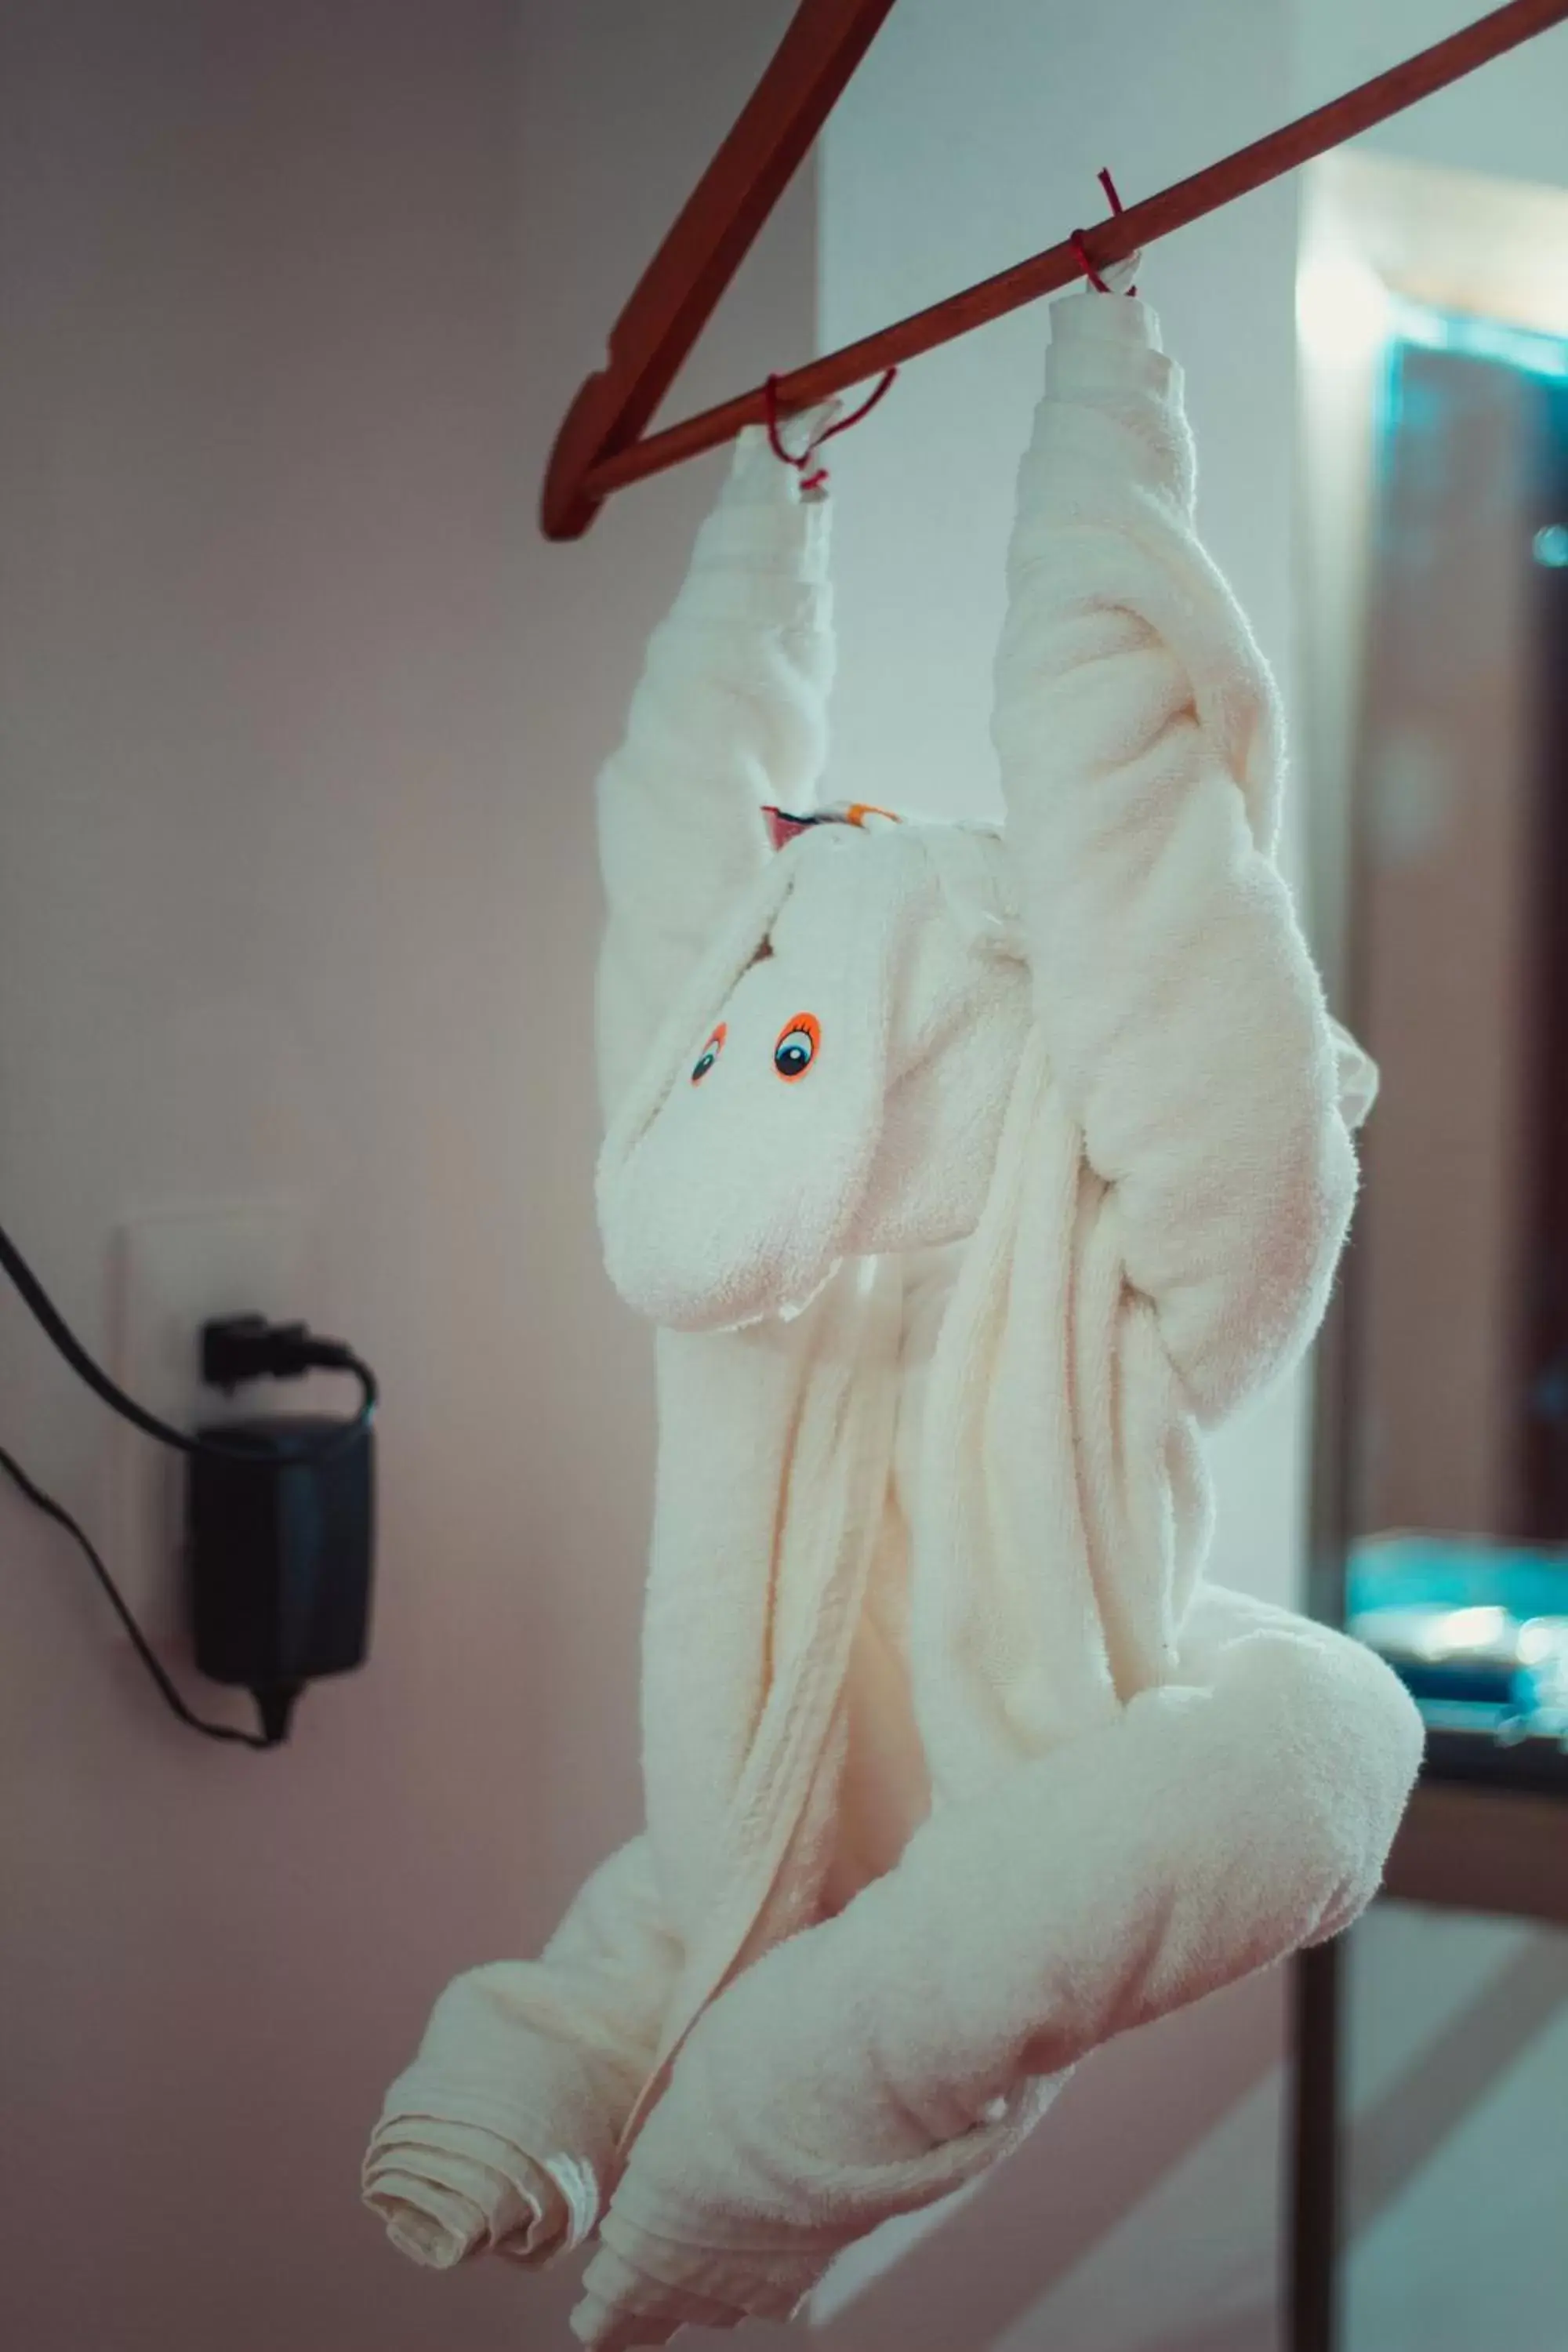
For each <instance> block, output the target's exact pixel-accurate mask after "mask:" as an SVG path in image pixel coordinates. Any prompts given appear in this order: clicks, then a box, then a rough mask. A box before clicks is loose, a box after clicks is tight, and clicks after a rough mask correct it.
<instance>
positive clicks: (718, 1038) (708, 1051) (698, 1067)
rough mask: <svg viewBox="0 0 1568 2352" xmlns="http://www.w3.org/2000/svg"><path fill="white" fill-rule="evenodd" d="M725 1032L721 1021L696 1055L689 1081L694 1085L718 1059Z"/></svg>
mask: <svg viewBox="0 0 1568 2352" xmlns="http://www.w3.org/2000/svg"><path fill="white" fill-rule="evenodd" d="M726 1034H728V1033H727V1030H726V1026H725V1024H724V1023H723V1022H722V1021H721V1022H720V1024H719V1026H718V1027H717V1029H715V1030H714V1032H713V1034H712V1035H711V1037H710V1038H709V1040H708V1043H707V1044H706V1045H704V1046H703V1048H702V1051H701V1052H700V1054H699V1055H698V1056H697V1061H696V1064H695V1066H694V1067H693V1069H692V1073H691V1083H692V1085H693V1086H694V1087H695V1086H700V1084H701V1082H702V1080H703V1079H704V1078H705V1077H706V1076H708V1073H709V1071H710V1069H711V1068H712V1067H713V1065H714V1063H715V1062H716V1061H717V1060H718V1058H719V1056H720V1055H721V1053H722V1052H723V1050H724V1039H725V1036H726Z"/></svg>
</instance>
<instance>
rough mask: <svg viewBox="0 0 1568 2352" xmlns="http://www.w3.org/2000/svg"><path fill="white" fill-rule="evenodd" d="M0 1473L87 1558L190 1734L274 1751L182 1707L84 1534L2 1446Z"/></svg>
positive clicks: (256, 1737)
mask: <svg viewBox="0 0 1568 2352" xmlns="http://www.w3.org/2000/svg"><path fill="white" fill-rule="evenodd" d="M0 1470H4V1471H5V1475H6V1476H7V1477H8V1478H10V1479H11V1480H12V1482H13V1484H14V1485H16V1486H19V1487H20V1488H21V1490H22V1492H23V1494H24V1495H26V1497H27V1500H28V1502H29V1503H32V1504H33V1505H35V1506H36V1507H37V1509H38V1510H40V1511H42V1512H43V1513H44V1515H45V1516H46V1517H47V1518H51V1519H53V1520H54V1521H55V1523H56V1525H57V1526H58V1527H62V1528H64V1529H65V1530H66V1533H67V1534H68V1535H70V1536H74V1537H75V1538H76V1540H77V1542H78V1543H79V1545H80V1546H81V1548H82V1550H83V1551H84V1552H85V1553H86V1555H87V1559H88V1565H89V1567H90V1569H91V1570H92V1572H93V1574H94V1576H96V1577H97V1579H98V1580H99V1582H100V1584H101V1585H102V1587H103V1589H104V1591H105V1592H106V1593H107V1594H108V1595H109V1602H110V1608H111V1609H112V1610H113V1612H114V1613H115V1615H116V1616H117V1617H118V1618H119V1620H120V1622H121V1624H122V1625H123V1626H124V1628H125V1631H126V1633H128V1634H129V1635H130V1637H131V1640H132V1644H133V1645H134V1647H135V1651H136V1654H137V1656H138V1657H139V1658H140V1659H141V1661H142V1664H143V1665H144V1666H145V1667H146V1669H147V1671H148V1673H149V1674H150V1675H152V1677H153V1681H154V1682H155V1683H156V1684H157V1685H158V1688H159V1689H160V1690H161V1691H162V1692H163V1696H164V1699H165V1700H166V1701H167V1703H168V1705H169V1706H171V1707H172V1708H173V1709H174V1713H175V1714H176V1715H177V1716H178V1717H179V1718H180V1721H181V1722H182V1723H187V1724H189V1726H190V1727H191V1729H192V1730H193V1731H200V1732H203V1733H205V1737H206V1738H208V1739H226V1740H229V1741H231V1742H232V1743H233V1744H234V1745H235V1746H236V1747H238V1748H275V1747H277V1745H278V1742H277V1740H276V1739H271V1738H268V1737H267V1735H266V1734H265V1733H263V1732H259V1731H241V1730H239V1729H238V1728H237V1727H236V1726H235V1725H233V1724H228V1723H208V1722H207V1721H206V1720H205V1717H202V1716H199V1715H196V1714H195V1713H194V1712H193V1711H192V1709H191V1708H190V1707H188V1706H186V1705H185V1702H184V1699H183V1698H182V1697H181V1696H180V1693H179V1691H178V1689H177V1688H176V1687H175V1685H174V1682H173V1681H172V1680H171V1678H170V1676H169V1675H168V1674H167V1673H166V1672H165V1670H164V1667H163V1661H162V1659H161V1658H159V1657H158V1656H157V1654H156V1653H155V1652H154V1650H153V1645H152V1643H150V1642H149V1641H148V1639H147V1636H146V1635H145V1633H143V1632H142V1628H141V1626H140V1625H138V1623H137V1622H136V1620H135V1618H134V1617H132V1614H131V1611H130V1609H129V1608H128V1606H127V1605H126V1601H125V1596H124V1594H123V1593H122V1592H121V1590H120V1587H119V1586H118V1585H117V1584H116V1583H115V1581H114V1579H113V1578H112V1577H111V1576H110V1573H109V1570H108V1569H107V1568H105V1566H104V1564H103V1562H102V1560H101V1559H100V1557H99V1555H98V1551H97V1549H95V1547H94V1545H93V1544H92V1542H91V1540H90V1538H89V1536H88V1535H87V1532H86V1530H85V1529H84V1528H81V1527H80V1526H79V1524H78V1522H77V1521H76V1520H75V1519H73V1518H72V1517H71V1515H70V1513H69V1512H68V1510H67V1508H66V1507H65V1505H64V1504H63V1503H57V1502H56V1500H55V1498H54V1496H52V1495H46V1494H45V1492H44V1490H43V1488H42V1487H41V1486H36V1485H35V1484H34V1482H33V1480H32V1479H31V1478H29V1477H28V1475H27V1474H26V1471H25V1470H24V1469H23V1467H22V1465H21V1464H20V1463H19V1462H18V1461H16V1459H15V1458H14V1456H13V1455H11V1454H7V1453H6V1451H5V1447H4V1446H3V1445H0Z"/></svg>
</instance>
